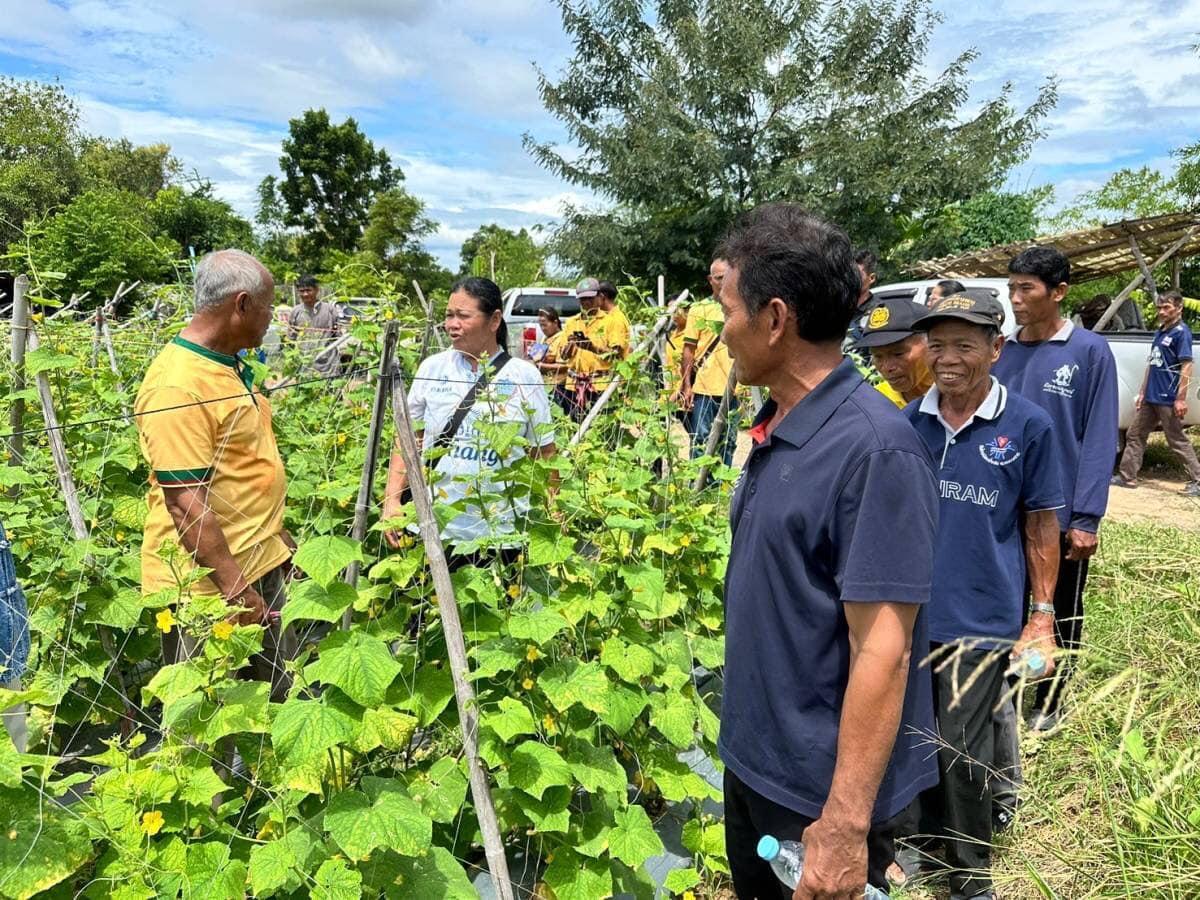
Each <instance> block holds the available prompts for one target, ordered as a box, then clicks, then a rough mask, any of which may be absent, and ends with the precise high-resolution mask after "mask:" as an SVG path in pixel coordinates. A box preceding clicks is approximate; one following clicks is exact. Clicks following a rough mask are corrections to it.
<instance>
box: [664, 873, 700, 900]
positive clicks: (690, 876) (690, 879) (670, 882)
mask: <svg viewBox="0 0 1200 900" xmlns="http://www.w3.org/2000/svg"><path fill="white" fill-rule="evenodd" d="M699 883H700V873H699V872H697V871H696V870H695V869H693V868H689V869H672V870H671V871H670V872H668V873H667V877H666V880H665V881H663V887H665V888H666V889H667V890H668V891H670V892H671V893H672V894H682V893H683V892H684V891H690V890H691V889H692V888H694V887H695V886H696V885H698V884H699Z"/></svg>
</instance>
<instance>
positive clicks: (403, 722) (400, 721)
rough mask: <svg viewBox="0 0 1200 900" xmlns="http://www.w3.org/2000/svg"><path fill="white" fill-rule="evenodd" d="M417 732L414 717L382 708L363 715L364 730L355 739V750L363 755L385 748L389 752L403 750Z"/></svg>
mask: <svg viewBox="0 0 1200 900" xmlns="http://www.w3.org/2000/svg"><path fill="white" fill-rule="evenodd" d="M416 730H417V720H416V717H414V716H408V715H405V714H404V713H402V712H396V711H395V710H394V709H388V708H387V707H386V706H382V707H380V708H379V709H368V710H366V711H365V712H364V713H363V720H362V730H361V731H360V732H359V733H358V737H356V738H355V739H354V748H355V749H356V750H358V751H360V752H362V753H367V752H369V751H371V750H374V749H375V748H376V747H383V748H385V749H387V750H393V751H394V750H403V749H404V748H405V747H406V746H408V742H409V741H410V740H412V736H413V732H414V731H416Z"/></svg>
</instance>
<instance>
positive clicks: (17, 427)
mask: <svg viewBox="0 0 1200 900" xmlns="http://www.w3.org/2000/svg"><path fill="white" fill-rule="evenodd" d="M28 290H29V276H27V275H18V276H17V278H16V280H15V281H14V283H13V314H12V357H11V358H12V367H13V393H17V394H19V393H20V392H21V391H23V390H25V348H26V346H27V345H28V336H29V301H28V299H27V298H26V292H27V291H28ZM24 422H25V399H24V398H23V397H17V398H16V399H15V400H13V403H12V406H11V407H9V410H8V431H9V438H8V464H9V465H10V466H19V465H21V463H22V462H23V461H24V459H25V435H24V434H22V431H23V429H24V427H25V425H24Z"/></svg>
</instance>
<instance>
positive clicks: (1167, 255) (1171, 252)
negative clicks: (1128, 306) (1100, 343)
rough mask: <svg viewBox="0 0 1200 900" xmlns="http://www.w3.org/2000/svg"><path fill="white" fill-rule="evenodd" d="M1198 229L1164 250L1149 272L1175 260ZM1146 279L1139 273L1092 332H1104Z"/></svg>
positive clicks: (1193, 229)
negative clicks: (1176, 254)
mask: <svg viewBox="0 0 1200 900" xmlns="http://www.w3.org/2000/svg"><path fill="white" fill-rule="evenodd" d="M1197 229H1200V225H1193V226H1192V227H1191V228H1189V229H1188V230H1187V231H1185V232H1184V233H1183V236H1182V237H1180V238H1179V240H1177V241H1176V242H1175V243H1173V244H1172V245H1171V246H1170V247H1168V248H1167V249H1166V250H1164V251H1163V254H1162V256H1160V257H1159V258H1158V259H1156V260H1155V261H1154V264H1153V265H1151V266H1148V267H1147V268H1148V269H1149V270H1154V269H1156V268H1158V267H1159V266H1161V265H1162V264H1163V263H1165V262H1166V261H1167V260H1169V259H1172V258H1174V256H1175V253H1176V252H1177V251H1178V250H1179V248H1180V247H1182V246H1183V245H1184V244H1186V243H1187V242H1188V241H1190V240H1191V239H1192V235H1194V234H1195V233H1196V231H1197ZM1145 277H1146V276H1145V275H1144V274H1143V273H1142V272H1138V273H1137V274H1136V275H1134V276H1133V280H1132V281H1130V282H1129V284H1127V285H1125V288H1124V290H1122V291H1121V293H1119V294H1117V296H1115V297H1114V298H1113V302H1112V303H1110V304H1109V305H1108V309H1106V310H1105V311H1104V315H1102V316H1101V317H1100V320H1099V321H1098V322H1097V323H1096V324H1095V325H1093V326H1092V331H1103V330H1104V326H1105V325H1107V324H1108V323H1109V322H1110V321H1112V317H1113V316H1115V315H1116V314H1117V309H1119V308H1120V306H1121V304H1122V303H1124V302H1125V301H1126V300H1128V299H1129V295H1130V294H1132V293H1133V292H1134V291H1135V290H1136V289H1137V286H1138V285H1139V284H1141V283H1142V279H1143V278H1145Z"/></svg>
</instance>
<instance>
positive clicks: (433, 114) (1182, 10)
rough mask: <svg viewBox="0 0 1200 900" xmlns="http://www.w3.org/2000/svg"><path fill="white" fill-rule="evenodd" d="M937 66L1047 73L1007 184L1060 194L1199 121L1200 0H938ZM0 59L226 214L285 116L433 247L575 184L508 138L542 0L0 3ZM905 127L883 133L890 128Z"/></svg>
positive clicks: (565, 47) (515, 216)
mask: <svg viewBox="0 0 1200 900" xmlns="http://www.w3.org/2000/svg"><path fill="white" fill-rule="evenodd" d="M935 5H936V8H937V9H938V10H939V12H940V13H941V14H942V16H943V17H944V21H943V23H942V24H941V25H940V26H939V27H938V29H937V31H936V35H935V39H934V43H933V49H932V53H931V57H930V65H931V67H934V68H936V67H938V66H940V65H943V64H944V63H946V62H948V61H949V60H950V59H952V58H953V57H954V56H955V55H956V54H957V53H958V52H960V51H961V50H963V49H965V48H967V47H975V48H976V49H977V50H978V52H979V59H978V61H977V62H976V63H975V64H974V66H973V67H972V69H971V72H972V78H973V85H972V89H973V92H974V95H975V96H977V97H980V98H982V97H987V96H991V95H993V94H994V93H995V92H996V91H997V89H998V87H999V85H1000V84H1002V83H1003V82H1005V81H1010V82H1012V83H1013V85H1014V90H1015V97H1016V99H1017V100H1018V101H1022V100H1024V101H1028V100H1029V99H1031V98H1032V97H1033V95H1034V93H1035V92H1036V90H1037V87H1038V85H1040V84H1041V83H1042V82H1043V81H1044V79H1045V78H1046V77H1047V76H1050V75H1053V76H1055V77H1057V78H1058V79H1059V104H1058V108H1057V109H1056V111H1055V112H1054V114H1053V115H1052V117H1051V119H1050V121H1049V122H1048V123H1047V125H1048V131H1049V133H1048V136H1047V138H1046V139H1045V140H1043V141H1042V142H1040V143H1039V144H1038V145H1037V147H1036V149H1035V151H1034V153H1033V155H1032V157H1031V159H1030V160H1029V162H1028V163H1026V164H1025V165H1023V166H1022V167H1021V168H1020V169H1018V170H1017V171H1016V172H1014V173H1013V175H1012V177H1011V179H1010V185H1009V186H1010V187H1012V188H1016V189H1023V188H1026V187H1029V186H1032V185H1038V184H1047V183H1049V184H1053V185H1054V186H1055V189H1056V193H1057V198H1058V202H1059V203H1060V204H1061V203H1064V202H1066V201H1069V200H1070V199H1071V198H1072V197H1073V196H1075V195H1076V194H1078V193H1079V192H1080V191H1081V190H1086V189H1088V188H1090V187H1094V186H1096V185H1097V184H1099V183H1101V182H1103V181H1104V180H1105V178H1106V177H1107V176H1108V174H1109V173H1111V172H1112V171H1114V170H1115V169H1117V168H1120V167H1121V166H1137V165H1142V164H1148V165H1151V166H1154V167H1158V168H1164V169H1165V168H1169V167H1170V165H1171V163H1170V158H1169V153H1170V150H1171V149H1173V148H1176V147H1179V146H1181V145H1183V144H1187V143H1191V142H1194V141H1196V140H1200V57H1198V56H1197V55H1196V53H1194V52H1193V51H1192V50H1191V46H1192V45H1194V44H1196V43H1197V42H1200V0H1091V2H1089V3H1088V4H1086V6H1085V5H1083V4H1080V3H1079V2H1078V0H1075V2H1071V0H991V2H987V0H937V2H936V4H935ZM0 47H2V48H3V50H2V51H0V73H3V74H7V75H14V76H20V77H30V78H39V79H45V80H50V79H54V78H57V79H58V80H60V81H61V82H62V83H63V84H64V85H65V86H66V87H67V88H68V89H69V90H70V91H71V92H73V93H74V94H75V95H76V97H77V98H78V100H79V103H80V105H81V107H82V109H83V111H84V118H85V126H86V127H87V128H88V130H90V131H92V132H94V133H98V134H104V135H107V136H112V137H117V136H124V137H128V138H129V139H131V140H133V141H136V142H141V143H147V142H152V141H167V142H168V143H170V144H171V145H172V147H173V148H174V151H175V153H176V155H177V156H179V157H180V158H181V159H182V160H183V161H184V163H185V164H186V165H187V166H188V167H189V168H192V167H194V168H195V169H197V170H198V171H199V172H200V173H201V174H203V175H204V176H206V177H208V178H211V179H212V180H213V182H214V183H215V185H216V188H217V192H218V193H219V194H220V195H221V196H222V197H224V198H225V199H227V200H229V201H230V202H231V203H233V204H234V206H236V207H237V208H238V209H239V210H240V211H241V212H243V213H244V214H251V213H252V211H253V200H254V188H255V186H256V185H257V183H258V181H259V180H260V179H261V178H262V177H263V176H264V175H266V174H269V173H271V172H274V171H276V169H277V159H278V156H279V142H280V140H281V138H282V137H283V135H284V133H285V131H286V128H287V120H288V119H289V118H290V117H292V116H296V115H298V114H299V113H300V112H301V111H303V110H304V109H305V108H308V107H313V106H325V107H326V108H327V109H329V111H330V113H331V115H333V116H334V117H335V118H337V119H340V118H342V117H344V116H346V115H353V116H355V118H357V119H358V120H359V122H360V123H361V124H362V126H363V128H364V129H365V130H366V132H367V133H368V134H369V135H370V136H371V137H372V138H373V139H374V140H375V141H376V143H378V144H381V145H383V146H385V147H386V148H387V149H388V151H389V152H390V153H391V155H392V157H393V159H394V160H395V161H396V162H397V163H398V164H399V166H400V167H401V168H402V169H403V170H404V172H405V175H406V176H407V185H408V188H409V190H411V191H413V192H414V193H415V194H416V195H417V196H419V197H421V198H422V199H423V200H425V202H426V203H427V204H428V206H429V211H430V214H431V215H432V216H433V218H434V219H435V220H437V221H438V222H439V223H441V229H440V230H439V232H438V233H437V235H435V236H434V237H433V238H431V239H430V241H429V246H430V249H431V250H433V251H434V252H435V253H436V254H437V255H438V256H439V258H441V259H442V260H443V261H444V262H446V263H447V264H451V263H454V262H456V260H457V254H458V248H459V245H460V244H461V243H462V241H463V240H464V239H465V238H466V237H467V236H468V235H470V234H471V233H472V232H473V231H474V230H475V228H477V227H478V226H479V225H481V224H483V223H485V222H498V223H500V224H502V225H506V226H509V227H516V226H521V225H533V224H536V223H547V222H551V221H553V219H554V217H555V215H556V214H557V213H558V211H559V210H560V208H561V205H562V203H563V202H564V201H571V202H576V203H579V202H589V201H593V200H594V198H590V197H588V196H586V195H585V194H583V193H581V192H580V191H579V190H578V189H576V188H574V187H572V186H571V185H569V184H565V183H563V182H561V181H559V180H558V179H556V178H554V177H553V176H551V175H549V174H548V173H546V172H545V171H543V170H542V169H540V168H539V167H538V166H536V165H535V164H534V163H533V161H532V160H531V159H530V158H529V157H528V155H527V154H526V153H525V152H524V150H523V149H522V147H521V134H522V133H523V132H525V131H531V132H533V133H534V134H535V135H537V136H538V137H539V138H550V139H554V138H558V137H561V129H560V128H559V127H558V126H557V124H556V123H555V122H554V120H553V119H551V118H550V117H549V116H548V115H547V114H546V113H545V111H544V110H543V109H542V107H541V104H540V102H539V100H538V96H537V89H536V88H537V84H536V74H535V72H534V69H533V65H532V63H534V62H537V63H538V64H539V65H541V66H543V67H544V68H546V69H547V70H548V71H550V72H551V73H553V72H555V71H556V70H557V69H558V68H559V67H560V66H561V65H562V63H563V61H564V60H565V59H566V58H567V56H568V55H569V54H570V53H571V47H570V45H569V43H568V42H567V40H566V38H565V36H564V35H563V33H562V30H561V27H560V23H559V18H558V15H557V12H556V10H555V8H554V7H553V6H552V5H551V3H550V2H549V0H460V2H448V0H447V2H441V0H205V2H204V3H195V2H186V3H185V2H179V0H157V2H154V0H58V2H51V0H0ZM902 138H903V136H902V135H901V136H898V139H902Z"/></svg>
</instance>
